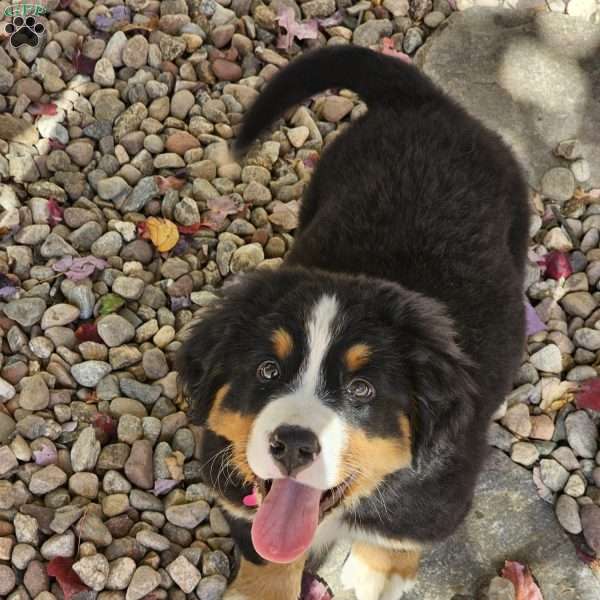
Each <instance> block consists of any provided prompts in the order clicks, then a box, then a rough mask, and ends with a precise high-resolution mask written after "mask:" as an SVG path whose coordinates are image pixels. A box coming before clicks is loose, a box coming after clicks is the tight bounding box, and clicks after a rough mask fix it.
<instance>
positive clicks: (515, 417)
mask: <svg viewBox="0 0 600 600" xmlns="http://www.w3.org/2000/svg"><path fill="white" fill-rule="evenodd" d="M501 423H502V425H504V426H505V427H506V428H507V429H508V430H509V431H512V432H513V433H514V434H516V435H518V436H521V437H529V434H530V433H531V420H530V419H529V409H528V408H527V406H526V405H525V404H515V405H514V406H511V407H510V408H509V409H507V411H506V414H505V415H504V417H502V419H501Z"/></svg>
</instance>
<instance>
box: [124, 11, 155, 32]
mask: <svg viewBox="0 0 600 600" xmlns="http://www.w3.org/2000/svg"><path fill="white" fill-rule="evenodd" d="M158 22H159V19H158V15H153V16H152V17H150V18H149V19H148V21H146V23H143V24H142V23H128V24H127V25H123V26H122V27H119V28H118V29H119V31H122V32H123V33H127V32H128V31H137V30H141V31H147V32H149V33H150V32H152V31H155V30H156V29H158Z"/></svg>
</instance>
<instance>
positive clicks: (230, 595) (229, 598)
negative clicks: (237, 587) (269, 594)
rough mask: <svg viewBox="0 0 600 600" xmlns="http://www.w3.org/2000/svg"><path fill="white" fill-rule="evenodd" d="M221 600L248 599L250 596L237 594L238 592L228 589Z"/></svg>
mask: <svg viewBox="0 0 600 600" xmlns="http://www.w3.org/2000/svg"><path fill="white" fill-rule="evenodd" d="M223 600H250V598H248V596H245V595H244V594H238V592H235V591H233V592H232V591H230V592H225V595H224V596H223Z"/></svg>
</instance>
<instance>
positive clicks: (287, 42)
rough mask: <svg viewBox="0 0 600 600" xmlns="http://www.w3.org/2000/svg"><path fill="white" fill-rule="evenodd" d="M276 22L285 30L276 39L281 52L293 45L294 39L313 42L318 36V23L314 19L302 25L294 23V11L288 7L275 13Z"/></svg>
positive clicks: (283, 7) (281, 8)
mask: <svg viewBox="0 0 600 600" xmlns="http://www.w3.org/2000/svg"><path fill="white" fill-rule="evenodd" d="M276 21H277V22H278V23H279V26H280V27H282V28H283V29H285V33H282V34H280V35H279V37H278V38H277V47H278V48H280V49H282V50H289V49H290V48H291V47H292V44H293V43H294V38H297V39H299V40H306V39H311V40H314V39H315V38H316V37H317V36H318V35H319V23H318V22H317V20H316V19H311V20H310V21H306V22H304V23H300V22H298V21H296V15H295V13H294V9H293V8H292V7H290V6H282V7H280V8H279V10H278V11H277V17H276Z"/></svg>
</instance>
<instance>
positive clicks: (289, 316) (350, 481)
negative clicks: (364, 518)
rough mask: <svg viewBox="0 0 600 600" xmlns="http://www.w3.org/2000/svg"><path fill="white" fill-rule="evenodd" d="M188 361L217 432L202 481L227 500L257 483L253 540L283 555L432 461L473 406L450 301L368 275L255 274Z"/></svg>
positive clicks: (198, 332)
mask: <svg viewBox="0 0 600 600" xmlns="http://www.w3.org/2000/svg"><path fill="white" fill-rule="evenodd" d="M179 358H180V360H179V372H180V376H181V379H182V382H183V384H184V387H185V389H186V392H187V394H188V396H189V397H190V399H191V403H192V406H193V412H192V417H193V419H194V420H195V421H196V422H197V423H200V424H203V425H205V427H206V431H207V434H206V436H205V440H206V441H205V448H204V451H205V454H206V455H205V456H204V457H203V460H204V461H205V462H204V464H205V469H204V473H205V476H206V477H207V478H208V479H209V481H210V482H211V483H212V484H213V485H214V486H215V487H216V488H217V489H220V490H221V491H222V493H223V494H224V495H225V496H226V497H228V498H229V499H230V500H240V499H241V496H238V497H236V493H237V494H241V495H244V494H248V493H249V491H251V490H252V489H255V490H257V491H258V496H259V497H260V498H261V499H262V503H261V505H260V508H259V510H258V513H257V514H256V516H255V518H254V525H253V540H254V544H255V547H256V549H257V550H258V551H259V553H261V554H262V555H263V556H264V557H265V558H267V559H269V560H274V561H280V562H287V561H289V560H293V559H294V558H295V557H296V556H298V552H301V551H304V550H305V549H306V547H308V545H310V541H311V539H312V536H313V535H314V532H315V530H316V527H317V525H318V523H319V521H320V520H321V519H322V518H323V516H324V515H326V514H327V513H328V512H329V511H331V510H332V509H333V508H335V507H336V506H338V505H339V506H346V507H348V506H351V505H352V504H353V503H354V502H356V501H357V500H358V499H360V498H362V497H365V496H368V495H370V494H372V493H374V492H375V490H376V488H377V487H378V486H380V485H381V484H382V483H383V481H384V479H385V478H386V476H388V475H389V474H391V473H393V472H395V471H398V470H400V469H406V468H426V464H424V463H423V461H424V460H425V459H424V457H426V456H428V455H430V454H432V453H431V452H430V451H431V449H432V448H434V447H435V448H436V450H435V452H434V453H435V454H439V451H440V449H442V450H441V451H442V452H443V447H444V444H445V443H447V440H448V439H449V438H452V437H453V436H454V435H456V433H457V432H458V431H459V430H460V428H461V423H463V422H465V421H466V420H468V418H469V415H470V410H471V409H470V406H471V404H470V401H471V398H472V396H473V384H472V380H471V378H470V376H469V374H468V369H469V365H468V362H467V360H466V359H465V357H464V355H463V354H462V353H461V351H460V349H459V347H458V345H457V343H456V340H455V332H454V330H453V328H452V324H451V321H450V319H449V318H448V317H447V316H446V315H445V313H444V310H443V308H442V307H441V305H440V304H439V303H438V302H436V301H434V300H431V299H428V298H425V297H423V296H422V295H419V294H416V293H414V292H410V291H407V290H406V289H404V288H402V287H401V286H398V285H395V284H391V283H387V282H382V281H378V280H374V279H367V278H363V277H346V276H339V275H331V274H326V273H315V272H312V271H310V272H309V271H304V270H301V269H283V270H280V271H278V272H262V273H255V274H252V275H249V276H246V277H245V278H244V279H243V280H242V281H241V282H239V283H238V284H236V285H233V286H231V287H230V288H228V289H227V290H226V291H225V297H224V298H223V300H222V301H220V302H218V303H217V304H216V305H215V306H214V307H212V308H211V309H209V310H208V311H207V313H206V314H205V315H204V316H203V318H202V319H201V320H200V321H199V322H198V323H197V324H196V325H195V326H194V327H193V328H192V330H191V332H190V334H189V336H188V337H187V339H186V341H185V343H184V345H183V348H182V350H181V353H180V357H179ZM240 489H241V490H243V491H238V492H236V490H240ZM250 514H252V516H254V515H253V513H250ZM298 515H300V516H298ZM255 530H256V531H257V533H256V535H254V534H255ZM290 531H291V533H290Z"/></svg>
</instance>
